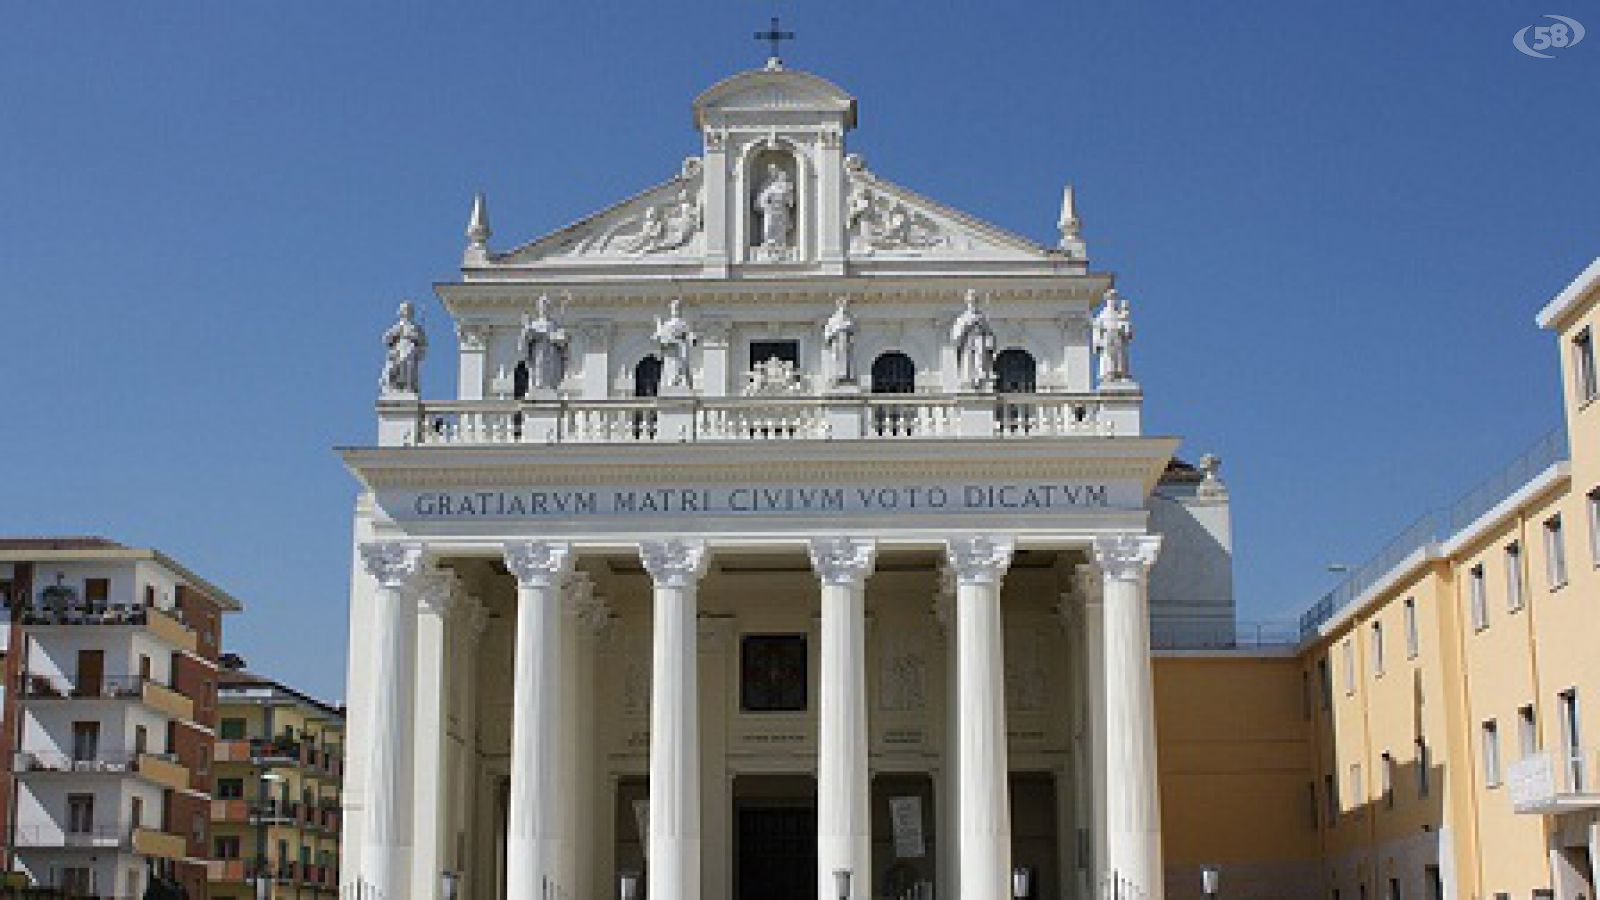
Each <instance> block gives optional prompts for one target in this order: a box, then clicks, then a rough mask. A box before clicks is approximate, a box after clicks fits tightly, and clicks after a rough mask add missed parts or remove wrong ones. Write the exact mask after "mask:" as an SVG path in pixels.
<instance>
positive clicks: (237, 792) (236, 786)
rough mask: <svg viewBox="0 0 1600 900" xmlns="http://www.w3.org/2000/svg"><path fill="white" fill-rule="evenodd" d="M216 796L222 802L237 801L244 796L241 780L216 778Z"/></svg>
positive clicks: (242, 780) (242, 781)
mask: <svg viewBox="0 0 1600 900" xmlns="http://www.w3.org/2000/svg"><path fill="white" fill-rule="evenodd" d="M217 796H218V797H220V798H221V799H223V800H238V799H240V798H242V797H243V796H244V779H243V778H218V779H217Z"/></svg>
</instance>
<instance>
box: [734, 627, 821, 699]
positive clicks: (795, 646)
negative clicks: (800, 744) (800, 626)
mask: <svg viewBox="0 0 1600 900" xmlns="http://www.w3.org/2000/svg"><path fill="white" fill-rule="evenodd" d="M806 688H807V685H806V638H805V635H803V634H777V635H757V634H748V635H745V636H744V639H743V641H741V643H740V679H739V708H740V709H742V710H744V711H745V712H804V711H805V709H806Z"/></svg>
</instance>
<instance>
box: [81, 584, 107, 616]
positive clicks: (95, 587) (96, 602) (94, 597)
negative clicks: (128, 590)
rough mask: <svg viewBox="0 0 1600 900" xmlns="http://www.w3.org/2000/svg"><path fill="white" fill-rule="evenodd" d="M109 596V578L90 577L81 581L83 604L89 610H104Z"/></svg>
mask: <svg viewBox="0 0 1600 900" xmlns="http://www.w3.org/2000/svg"><path fill="white" fill-rule="evenodd" d="M110 598H111V579H109V578H90V579H87V580H85V581H84V583H83V604H84V606H87V607H88V608H89V609H90V610H91V611H94V610H104V609H105V608H106V603H107V602H108V601H109V600H110Z"/></svg>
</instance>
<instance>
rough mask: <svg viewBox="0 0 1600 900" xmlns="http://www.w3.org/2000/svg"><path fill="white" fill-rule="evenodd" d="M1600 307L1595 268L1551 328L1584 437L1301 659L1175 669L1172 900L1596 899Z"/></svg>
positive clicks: (1398, 549)
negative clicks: (1599, 348) (1205, 873)
mask: <svg viewBox="0 0 1600 900" xmlns="http://www.w3.org/2000/svg"><path fill="white" fill-rule="evenodd" d="M1597 304H1600V260H1596V262H1595V263H1594V264H1593V265H1591V266H1589V268H1588V269H1587V270H1586V271H1585V272H1584V273H1583V274H1582V275H1580V276H1579V277H1578V279H1577V280H1575V281H1574V282H1573V283H1572V284H1571V285H1570V286H1568V287H1567V288H1566V289H1565V290H1564V291H1562V292H1561V293H1560V294H1559V295H1558V296H1556V297H1555V298H1554V299H1553V300H1552V301H1551V302H1550V303H1549V305H1547V306H1546V307H1545V309H1544V310H1543V311H1542V312H1540V313H1539V316H1538V323H1539V325H1540V326H1541V327H1543V328H1546V329H1549V330H1551V331H1553V332H1554V333H1555V334H1556V336H1557V337H1558V341H1559V347H1560V352H1561V366H1562V378H1563V384H1564V392H1565V398H1566V402H1565V410H1566V424H1565V427H1564V428H1562V429H1559V430H1557V431H1556V432H1554V433H1552V434H1550V435H1547V436H1546V437H1544V438H1542V439H1540V440H1539V441H1538V442H1537V443H1535V444H1534V446H1533V447H1532V448H1530V449H1529V450H1528V451H1527V453H1525V454H1524V455H1523V456H1522V457H1521V458H1520V459H1518V460H1517V461H1516V462H1515V463H1513V464H1512V465H1511V466H1510V467H1508V468H1507V469H1505V470H1504V471H1502V472H1501V473H1500V474H1498V475H1497V476H1495V477H1494V478H1493V479H1491V480H1490V481H1489V482H1487V483H1485V484H1484V485H1483V486H1481V487H1480V488H1478V489H1477V490H1475V491H1473V492H1472V493H1471V494H1469V495H1467V496H1466V497H1465V498H1463V499H1462V500H1461V501H1460V502H1458V503H1457V504H1455V505H1454V506H1452V507H1450V508H1447V509H1444V510H1440V511H1438V512H1434V513H1430V514H1428V515H1426V516H1424V517H1423V518H1422V519H1420V520H1419V521H1418V522H1417V524H1416V525H1415V526H1413V527H1412V528H1411V529H1409V530H1408V531H1407V532H1406V533H1405V534H1403V535H1401V536H1400V537H1399V538H1397V539H1396V540H1395V541H1394V542H1393V543H1392V544H1391V545H1390V546H1389V547H1388V548H1386V549H1385V550H1384V551H1383V552H1382V553H1380V554H1379V555H1378V556H1377V558H1376V559H1375V560H1374V561H1373V562H1371V563H1368V564H1367V565H1365V566H1363V567H1362V568H1361V569H1359V570H1357V571H1356V572H1354V573H1352V575H1351V577H1350V578H1349V579H1348V580H1347V581H1346V583H1345V584H1344V585H1342V586H1341V587H1340V588H1339V589H1337V590H1335V591H1334V592H1333V593H1332V594H1330V595H1329V596H1328V597H1326V598H1324V599H1323V601H1322V602H1321V603H1319V604H1318V605H1317V606H1316V607H1315V608H1313V609H1311V610H1310V611H1308V612H1307V613H1306V616H1305V617H1304V618H1303V620H1302V622H1301V638H1300V640H1299V641H1298V643H1297V645H1296V646H1295V647H1294V648H1293V649H1292V650H1286V651H1284V652H1281V653H1273V652H1269V651H1260V650H1256V651H1237V650H1235V651H1231V652H1230V651H1214V652H1210V653H1204V652H1201V653H1194V652H1190V653H1182V652H1167V653H1166V654H1165V655H1163V656H1161V657H1160V658H1158V659H1157V661H1156V688H1157V698H1156V699H1157V707H1158V730H1159V732H1160V736H1161V748H1160V752H1161V766H1162V805H1163V840H1164V844H1165V846H1166V848H1167V854H1166V855H1167V859H1166V862H1167V892H1168V896H1169V897H1183V896H1194V895H1198V893H1199V890H1200V879H1199V875H1198V872H1199V870H1200V868H1201V867H1202V866H1213V867H1216V868H1217V869H1219V870H1220V872H1221V880H1222V882H1223V888H1222V892H1223V893H1224V894H1225V895H1226V896H1229V897H1269V896H1270V897H1284V896H1299V897H1318V896H1320V897H1325V898H1330V900H1409V898H1417V900H1435V898H1441V900H1442V898H1446V897H1450V898H1462V900H1466V898H1474V900H1511V898H1518V900H1522V898H1531V900H1546V898H1549V900H1577V898H1593V897H1594V896H1595V893H1594V892H1595V888H1596V885H1597V882H1600V879H1597V877H1596V865H1597V864H1600V847H1597V846H1596V841H1597V839H1600V827H1597V822H1600V818H1597V816H1596V812H1597V811H1600V757H1597V755H1596V753H1595V749H1594V746H1595V745H1594V743H1593V739H1592V738H1591V737H1589V736H1588V735H1587V734H1586V732H1585V728H1586V727H1587V728H1588V729H1589V732H1588V734H1600V721H1597V720H1596V719H1595V717H1594V716H1593V715H1592V714H1591V715H1588V716H1586V715H1585V712H1586V707H1594V706H1596V705H1597V704H1600V651H1597V646H1596V644H1597V642H1596V640H1595V638H1596V636H1597V635H1600V629H1597V627H1596V623H1597V615H1600V607H1596V606H1595V602H1596V599H1597V598H1600V428H1597V425H1600V412H1596V407H1597V406H1600V404H1596V403H1595V399H1596V394H1597V389H1600V383H1597V377H1596V363H1595V358H1594V339H1593V334H1594V329H1595V328H1596V327H1597V324H1600V323H1597V319H1600V312H1597V310H1596V306H1597ZM1569 448H1570V450H1569ZM1586 718H1587V719H1588V721H1587V722H1586V721H1585V719H1586Z"/></svg>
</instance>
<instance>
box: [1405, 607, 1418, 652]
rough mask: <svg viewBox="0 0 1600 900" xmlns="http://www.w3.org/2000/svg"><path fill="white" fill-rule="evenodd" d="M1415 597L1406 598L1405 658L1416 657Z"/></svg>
mask: <svg viewBox="0 0 1600 900" xmlns="http://www.w3.org/2000/svg"><path fill="white" fill-rule="evenodd" d="M1418 643H1419V641H1418V634H1417V599H1416V598H1415V597H1407V598H1406V659H1416V658H1417V645H1418Z"/></svg>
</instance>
